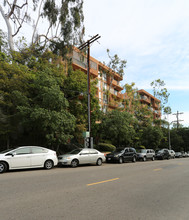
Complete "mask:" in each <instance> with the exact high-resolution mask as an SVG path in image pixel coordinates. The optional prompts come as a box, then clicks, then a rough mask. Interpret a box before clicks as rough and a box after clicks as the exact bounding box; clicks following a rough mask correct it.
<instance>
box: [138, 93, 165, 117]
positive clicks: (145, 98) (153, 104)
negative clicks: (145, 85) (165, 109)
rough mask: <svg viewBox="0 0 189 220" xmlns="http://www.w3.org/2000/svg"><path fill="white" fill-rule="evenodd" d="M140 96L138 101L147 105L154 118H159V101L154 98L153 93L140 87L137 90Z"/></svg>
mask: <svg viewBox="0 0 189 220" xmlns="http://www.w3.org/2000/svg"><path fill="white" fill-rule="evenodd" d="M137 92H138V94H139V96H140V102H141V103H142V104H144V105H147V106H148V108H149V110H151V111H152V112H153V115H154V119H160V118H161V110H160V105H161V101H160V100H159V99H157V98H155V97H154V96H153V95H151V94H150V93H148V92H147V91H145V90H144V89H140V90H138V91H137Z"/></svg>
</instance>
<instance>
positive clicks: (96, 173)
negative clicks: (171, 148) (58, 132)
mask: <svg viewBox="0 0 189 220" xmlns="http://www.w3.org/2000/svg"><path fill="white" fill-rule="evenodd" d="M54 219H55V220H56V219H57V220H59V219H61V220H93V219H95V220H96V219H97V220H101V219H102V220H106V219H109V220H117V219H126V220H127V219H128V220H130V219H131V220H135V219H137V220H148V219H149V220H154V219H155V220H156V219H158V220H164V219H165V220H169V219H171V220H185V219H186V220H188V219H189V158H183V159H172V160H164V161H154V162H152V161H147V162H137V163H124V164H103V165H102V166H101V167H97V166H93V165H91V166H82V167H78V168H69V167H66V168H55V169H52V170H43V169H37V170H27V171H13V172H8V173H4V174H2V175H0V220H54Z"/></svg>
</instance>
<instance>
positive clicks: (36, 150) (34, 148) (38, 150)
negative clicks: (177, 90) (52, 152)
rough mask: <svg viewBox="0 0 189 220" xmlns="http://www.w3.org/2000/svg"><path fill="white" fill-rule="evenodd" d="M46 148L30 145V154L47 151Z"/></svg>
mask: <svg viewBox="0 0 189 220" xmlns="http://www.w3.org/2000/svg"><path fill="white" fill-rule="evenodd" d="M47 152H48V150H47V149H44V148H41V147H32V154H40V153H47Z"/></svg>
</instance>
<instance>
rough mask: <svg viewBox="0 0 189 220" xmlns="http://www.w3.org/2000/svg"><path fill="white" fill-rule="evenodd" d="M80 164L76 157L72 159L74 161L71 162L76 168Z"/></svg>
mask: <svg viewBox="0 0 189 220" xmlns="http://www.w3.org/2000/svg"><path fill="white" fill-rule="evenodd" d="M78 165H79V161H78V160H76V159H74V160H72V162H71V167H73V168H75V167H77V166H78Z"/></svg>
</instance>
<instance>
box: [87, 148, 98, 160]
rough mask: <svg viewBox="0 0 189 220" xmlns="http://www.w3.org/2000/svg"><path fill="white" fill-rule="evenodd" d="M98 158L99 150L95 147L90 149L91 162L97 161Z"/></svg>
mask: <svg viewBox="0 0 189 220" xmlns="http://www.w3.org/2000/svg"><path fill="white" fill-rule="evenodd" d="M97 159H98V152H97V151H96V150H95V149H89V160H90V163H96V161H97Z"/></svg>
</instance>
